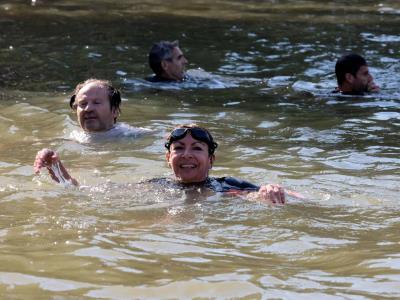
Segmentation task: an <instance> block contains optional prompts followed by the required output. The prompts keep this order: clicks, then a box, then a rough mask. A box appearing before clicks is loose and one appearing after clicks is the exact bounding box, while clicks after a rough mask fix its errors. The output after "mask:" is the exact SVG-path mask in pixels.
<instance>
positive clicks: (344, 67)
mask: <svg viewBox="0 0 400 300" xmlns="http://www.w3.org/2000/svg"><path fill="white" fill-rule="evenodd" d="M366 65H367V61H366V60H365V59H364V58H363V57H362V56H361V55H358V54H356V53H350V54H345V55H343V56H342V57H341V58H339V59H338V61H337V62H336V65H335V73H336V78H337V82H338V85H339V86H340V85H342V84H343V83H344V82H345V80H346V73H350V74H351V75H353V76H356V74H357V72H358V70H359V69H360V68H361V67H362V66H366Z"/></svg>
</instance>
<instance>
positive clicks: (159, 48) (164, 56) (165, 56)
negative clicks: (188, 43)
mask: <svg viewBox="0 0 400 300" xmlns="http://www.w3.org/2000/svg"><path fill="white" fill-rule="evenodd" d="M176 47H179V42H178V41H173V42H169V41H160V42H158V43H155V44H154V45H153V46H152V47H151V49H150V52H149V65H150V68H151V69H152V70H153V72H154V73H155V74H156V75H157V76H160V75H161V74H162V72H163V68H162V66H161V62H162V61H163V60H171V59H172V53H173V51H174V48H176Z"/></svg>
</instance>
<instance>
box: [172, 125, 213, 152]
mask: <svg viewBox="0 0 400 300" xmlns="http://www.w3.org/2000/svg"><path fill="white" fill-rule="evenodd" d="M188 132H189V133H190V135H191V136H192V137H193V138H194V139H196V140H199V141H201V142H204V143H206V144H207V146H208V153H209V154H210V155H213V154H214V152H215V149H217V147H218V144H217V143H216V142H214V138H213V137H212V135H211V133H210V132H209V131H208V130H207V129H205V128H204V127H200V126H199V125H197V124H188V125H179V126H177V127H175V128H174V129H173V130H172V131H171V133H170V134H169V135H168V137H167V138H166V142H165V148H167V150H168V151H170V148H171V145H172V143H173V142H175V141H179V140H181V139H183V138H184V137H185V136H186V135H187V133H188Z"/></svg>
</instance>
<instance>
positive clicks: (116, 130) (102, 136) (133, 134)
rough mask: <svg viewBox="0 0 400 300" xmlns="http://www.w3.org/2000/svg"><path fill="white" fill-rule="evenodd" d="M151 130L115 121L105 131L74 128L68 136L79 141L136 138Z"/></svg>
mask: <svg viewBox="0 0 400 300" xmlns="http://www.w3.org/2000/svg"><path fill="white" fill-rule="evenodd" d="M151 132H153V131H152V130H151V129H148V128H143V127H133V126H130V125H128V124H126V123H116V124H115V125H114V127H113V128H111V129H109V130H107V131H100V132H86V131H83V130H74V131H72V132H71V133H70V135H69V138H70V139H72V140H75V141H77V142H79V143H89V142H98V141H104V140H109V139H115V138H124V137H127V138H137V137H140V136H142V135H145V134H149V133H151Z"/></svg>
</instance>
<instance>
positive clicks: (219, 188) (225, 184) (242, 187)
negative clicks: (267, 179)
mask: <svg viewBox="0 0 400 300" xmlns="http://www.w3.org/2000/svg"><path fill="white" fill-rule="evenodd" d="M148 182H152V183H158V184H161V185H164V186H168V187H171V188H175V189H180V190H186V189H194V188H208V189H211V190H213V191H214V192H230V191H248V192H256V191H258V190H259V189H260V186H258V185H255V184H252V183H250V182H248V181H245V180H242V179H239V178H235V177H218V178H216V177H208V178H207V179H206V181H203V182H199V183H181V182H179V181H176V180H173V179H171V178H154V179H150V180H149V181H148Z"/></svg>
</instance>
